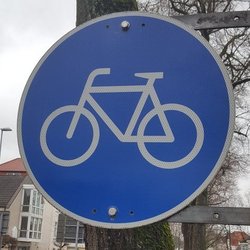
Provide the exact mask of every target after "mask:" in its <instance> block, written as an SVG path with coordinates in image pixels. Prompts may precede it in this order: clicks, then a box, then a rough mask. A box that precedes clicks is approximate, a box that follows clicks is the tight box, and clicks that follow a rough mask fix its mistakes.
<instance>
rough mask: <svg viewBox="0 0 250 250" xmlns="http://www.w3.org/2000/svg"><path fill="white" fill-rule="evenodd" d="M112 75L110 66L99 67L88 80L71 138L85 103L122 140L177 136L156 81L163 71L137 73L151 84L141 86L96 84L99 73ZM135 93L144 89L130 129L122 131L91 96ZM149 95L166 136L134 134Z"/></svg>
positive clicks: (129, 126)
mask: <svg viewBox="0 0 250 250" xmlns="http://www.w3.org/2000/svg"><path fill="white" fill-rule="evenodd" d="M108 74H110V68H99V69H95V70H94V71H92V72H91V73H90V75H89V77H88V79H87V82H86V85H85V87H84V89H83V92H82V95H81V97H80V100H79V102H78V105H77V108H76V111H75V113H74V116H73V118H72V121H71V124H70V126H69V129H68V132H67V135H66V136H67V138H68V139H70V138H72V136H73V134H74V131H75V128H76V125H77V123H78V121H79V118H80V116H81V110H82V108H83V107H84V105H85V102H88V103H89V104H90V105H91V106H92V108H93V109H94V110H95V111H96V113H97V114H98V115H99V116H100V118H101V119H102V120H103V121H104V122H105V124H106V125H107V126H108V127H109V128H110V130H111V131H112V132H113V133H114V135H115V136H116V137H117V138H118V139H119V140H120V141H122V142H138V141H139V140H140V141H141V140H142V141H144V142H158V143H159V142H165V143H166V142H173V141H174V135H173V133H172V130H171V128H170V125H169V123H168V120H167V118H166V116H165V114H164V110H163V109H162V108H161V107H162V104H161V103H160V100H159V98H158V96H157V93H156V91H155V88H154V83H155V81H156V79H162V78H163V72H150V73H135V76H136V77H140V78H144V79H147V83H146V85H144V86H141V85H132V86H101V87H100V86H99V87H95V86H92V84H93V82H94V80H95V78H96V77H97V76H98V75H108ZM132 92H141V93H142V95H141V97H140V99H139V101H138V104H137V106H136V108H135V111H134V113H133V115H132V117H131V119H130V121H129V124H128V127H127V128H126V131H125V133H122V132H121V130H120V129H119V128H118V127H117V126H116V124H115V123H114V122H113V121H112V120H111V118H110V117H109V116H108V115H107V113H106V112H105V111H104V110H103V109H102V107H101V106H100V105H99V104H98V103H97V102H96V101H95V99H94V98H93V97H92V96H91V93H132ZM148 96H150V98H151V100H152V102H153V105H154V109H156V110H157V115H158V117H159V120H160V122H161V125H162V128H163V130H164V133H165V135H163V136H155V135H150V136H143V138H141V137H140V138H139V137H138V135H132V133H133V131H134V128H135V126H136V124H137V122H138V119H139V117H140V114H141V112H142V110H143V107H144V105H145V103H146V101H147V98H148Z"/></svg>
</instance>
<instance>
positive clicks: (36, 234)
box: [19, 186, 44, 239]
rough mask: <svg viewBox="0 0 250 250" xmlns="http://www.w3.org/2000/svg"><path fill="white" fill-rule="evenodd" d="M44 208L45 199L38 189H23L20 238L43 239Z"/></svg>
mask: <svg viewBox="0 0 250 250" xmlns="http://www.w3.org/2000/svg"><path fill="white" fill-rule="evenodd" d="M43 206H44V200H43V197H42V195H41V194H40V193H39V192H38V191H37V190H36V189H34V188H32V187H30V186H28V187H25V188H24V189H23V199H22V209H21V216H22V217H21V222H20V231H19V237H20V238H29V239H41V230H42V215H43Z"/></svg>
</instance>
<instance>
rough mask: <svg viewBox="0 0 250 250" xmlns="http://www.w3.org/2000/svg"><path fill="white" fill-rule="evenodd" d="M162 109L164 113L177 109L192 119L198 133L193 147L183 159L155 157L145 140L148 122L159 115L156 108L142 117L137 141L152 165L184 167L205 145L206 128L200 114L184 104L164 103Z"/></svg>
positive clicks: (167, 167)
mask: <svg viewBox="0 0 250 250" xmlns="http://www.w3.org/2000/svg"><path fill="white" fill-rule="evenodd" d="M161 109H162V110H161V112H164V113H165V112H168V111H177V112H180V113H182V114H184V115H185V116H187V117H188V118H189V119H191V121H192V123H193V125H194V127H195V133H196V139H195V142H194V145H193V147H192V148H191V150H190V151H189V152H188V153H187V154H186V155H185V156H183V157H182V158H181V159H178V160H175V161H162V160H160V159H157V158H156V157H154V156H153V155H152V154H151V153H150V152H149V150H148V149H147V147H146V144H147V143H149V142H146V141H145V140H144V135H145V129H146V127H147V125H148V123H149V122H150V121H151V119H153V118H154V117H155V116H158V111H157V110H156V109H153V110H151V111H149V112H148V113H147V114H146V115H145V117H144V118H143V119H142V121H141V123H140V125H139V128H138V134H137V135H138V138H139V140H138V142H137V144H138V148H139V150H140V152H141V154H142V156H143V157H144V158H145V159H146V160H147V161H148V162H150V163H151V164H152V165H154V166H156V167H159V168H165V169H174V168H179V167H182V166H184V165H186V164H188V163H189V162H191V161H192V160H193V159H194V158H195V157H196V156H197V154H198V153H199V151H200V149H201V147H202V145H203V141H204V128H203V125H202V122H201V120H200V118H199V117H198V115H197V114H196V113H195V112H194V111H193V110H191V109H190V108H188V107H186V106H184V105H181V104H176V103H171V104H164V105H162V106H161ZM154 143H157V141H155V142H154ZM165 143H173V142H167V141H166V142H165Z"/></svg>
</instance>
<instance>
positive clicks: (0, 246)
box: [0, 137, 3, 249]
mask: <svg viewBox="0 0 250 250" xmlns="http://www.w3.org/2000/svg"><path fill="white" fill-rule="evenodd" d="M1 138H2V137H1ZM2 227H3V213H2V212H0V249H2V244H3V241H2Z"/></svg>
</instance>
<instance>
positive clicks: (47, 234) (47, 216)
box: [7, 185, 58, 250]
mask: <svg viewBox="0 0 250 250" xmlns="http://www.w3.org/2000/svg"><path fill="white" fill-rule="evenodd" d="M32 188H34V189H35V187H34V186H33V185H32ZM22 196H23V189H21V190H20V191H19V193H18V194H17V196H16V197H15V199H14V200H13V202H12V204H11V206H10V208H9V209H7V211H9V212H10V216H9V224H8V231H7V234H8V235H10V236H11V237H13V238H18V237H19V229H20V223H21V216H22V213H21V208H22ZM42 219H43V220H42V230H41V239H40V240H34V239H25V240H24V239H23V240H22V239H20V238H19V239H18V240H19V241H25V242H30V250H53V249H57V248H56V247H55V245H54V229H55V223H56V221H58V211H57V210H56V209H55V208H54V207H53V206H52V205H50V204H49V203H48V202H47V201H46V200H44V209H43V216H42Z"/></svg>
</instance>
